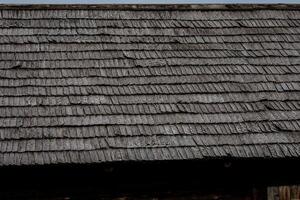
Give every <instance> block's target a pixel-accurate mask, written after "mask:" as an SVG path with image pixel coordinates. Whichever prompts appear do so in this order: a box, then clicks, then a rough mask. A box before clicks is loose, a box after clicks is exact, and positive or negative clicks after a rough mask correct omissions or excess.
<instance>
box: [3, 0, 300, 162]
mask: <svg viewBox="0 0 300 200" xmlns="http://www.w3.org/2000/svg"><path fill="white" fill-rule="evenodd" d="M227 157H235V158H274V159H276V158H300V7H299V6H293V5H290V6H280V5H278V6H272V5H270V6H254V7H252V6H251V5H248V6H247V5H244V7H243V6H239V5H236V6H231V7H230V6H228V7H226V6H224V5H223V6H222V5H217V6H213V5H211V6H207V5H202V6H201V5H190V6H185V5H182V6H177V5H174V6H159V5H157V6H151V5H145V6H144V7H143V6H130V5H124V6H116V8H113V7H110V6H105V5H103V6H94V7H93V6H71V5H70V6H44V7H43V6H31V7H26V6H24V7H22V6H15V7H14V6H3V5H2V6H0V165H35V164H41V165H43V164H61V163H101V162H115V161H141V160H143V161H149V160H151V161H153V160H186V159H211V158H227Z"/></svg>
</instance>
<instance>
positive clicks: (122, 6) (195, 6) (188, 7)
mask: <svg viewBox="0 0 300 200" xmlns="http://www.w3.org/2000/svg"><path fill="white" fill-rule="evenodd" d="M0 9H2V10H6V9H26V10H44V9H46V10H52V9H55V10H59V9H62V10H64V9H67V10H70V9H87V10H93V9H95V10H98V9H99V10H300V4H0Z"/></svg>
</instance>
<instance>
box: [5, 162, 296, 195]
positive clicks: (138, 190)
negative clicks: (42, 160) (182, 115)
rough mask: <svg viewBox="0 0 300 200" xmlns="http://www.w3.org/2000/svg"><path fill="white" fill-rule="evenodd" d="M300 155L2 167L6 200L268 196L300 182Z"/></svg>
mask: <svg viewBox="0 0 300 200" xmlns="http://www.w3.org/2000/svg"><path fill="white" fill-rule="evenodd" d="M299 169H300V164H299V162H298V161H295V160H291V161H234V160H231V161H229V160H228V161H220V160H215V161H209V162H204V161H201V162H200V161H172V162H150V163H149V162H147V163H143V162H133V163H111V164H100V165H99V164H98V165H76V166H72V165H68V166H59V165H57V166H46V167H45V166H40V167H37V166H35V167H33V166H28V167H16V168H2V169H1V170H0V176H1V188H2V190H1V192H0V199H1V200H6V199H9V200H13V199H22V200H27V199H28V200H29V199H30V200H37V199H39V200H62V199H65V200H67V199H77V200H81V199H82V200H83V199H84V200H89V199H90V200H96V199H97V200H98V199H99V200H100V199H120V200H121V199H122V200H125V199H142V200H146V199H147V200H148V199H157V200H163V199H164V200H167V199H199V200H202V199H207V200H208V199H232V200H235V199H241V200H246V199H249V200H250V199H253V200H254V199H255V200H260V199H266V192H267V190H266V188H267V187H266V186H268V185H286V184H287V185H290V184H298V183H299V182H300V178H299V173H297V172H298V170H299Z"/></svg>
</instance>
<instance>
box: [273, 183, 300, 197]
mask: <svg viewBox="0 0 300 200" xmlns="http://www.w3.org/2000/svg"><path fill="white" fill-rule="evenodd" d="M268 200H300V185H293V186H273V187H268Z"/></svg>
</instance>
